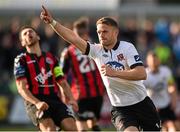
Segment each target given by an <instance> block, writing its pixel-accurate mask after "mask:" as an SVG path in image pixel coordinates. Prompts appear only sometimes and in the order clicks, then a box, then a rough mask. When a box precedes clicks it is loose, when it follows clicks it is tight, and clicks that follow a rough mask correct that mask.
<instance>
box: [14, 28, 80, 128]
mask: <svg viewBox="0 0 180 132" xmlns="http://www.w3.org/2000/svg"><path fill="white" fill-rule="evenodd" d="M19 38H20V41H21V44H22V46H23V47H25V48H26V52H25V53H22V54H20V55H18V56H17V57H16V58H15V60H14V75H15V79H16V85H17V89H18V92H19V94H20V95H21V96H22V97H23V99H24V101H25V107H26V111H27V114H28V116H29V117H30V118H31V120H32V122H33V123H34V125H36V126H37V127H38V128H39V129H40V130H41V131H55V130H56V126H58V127H60V128H61V129H63V130H68V131H70V130H74V131H75V130H77V128H76V125H75V120H74V118H73V115H72V111H70V109H68V107H67V106H66V105H65V104H64V103H63V102H62V101H61V100H60V97H59V94H60V89H59V86H58V85H60V86H61V87H62V88H63V92H64V94H65V95H66V98H67V99H68V100H69V102H68V103H69V104H71V105H72V106H73V108H74V110H75V111H78V105H77V102H76V101H75V99H74V98H73V96H72V94H71V91H70V87H69V85H68V83H67V81H66V80H65V79H64V76H63V72H62V69H61V68H60V66H59V65H58V64H59V62H58V60H57V59H56V57H54V56H53V55H52V54H51V53H49V52H47V53H46V52H42V51H41V48H40V45H39V40H40V37H39V35H38V34H37V32H36V31H35V30H34V29H33V28H32V27H29V26H25V27H22V29H21V30H20V33H19Z"/></svg>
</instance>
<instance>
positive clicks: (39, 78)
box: [35, 67, 53, 84]
mask: <svg viewBox="0 0 180 132" xmlns="http://www.w3.org/2000/svg"><path fill="white" fill-rule="evenodd" d="M52 75H53V74H52V72H51V70H50V71H48V72H46V73H45V69H44V68H43V67H42V68H41V73H39V74H38V75H37V76H36V77H35V80H36V81H38V82H40V83H41V84H44V83H45V81H46V80H47V79H48V77H51V76H52Z"/></svg>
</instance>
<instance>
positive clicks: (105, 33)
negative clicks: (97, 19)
mask: <svg viewBox="0 0 180 132" xmlns="http://www.w3.org/2000/svg"><path fill="white" fill-rule="evenodd" d="M97 33H98V38H99V42H100V44H102V45H103V46H104V47H111V45H113V43H114V42H115V41H116V40H115V39H116V38H117V35H116V33H115V28H114V27H112V26H109V25H106V24H98V25H97Z"/></svg>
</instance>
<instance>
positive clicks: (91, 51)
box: [85, 42, 100, 59]
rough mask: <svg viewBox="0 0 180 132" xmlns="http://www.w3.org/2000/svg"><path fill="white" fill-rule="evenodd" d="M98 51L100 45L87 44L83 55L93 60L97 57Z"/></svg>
mask: <svg viewBox="0 0 180 132" xmlns="http://www.w3.org/2000/svg"><path fill="white" fill-rule="evenodd" d="M99 50H100V44H95V43H94V44H92V43H89V42H87V49H86V52H85V55H88V56H89V57H91V58H93V59H95V58H96V56H97V55H98V52H99Z"/></svg>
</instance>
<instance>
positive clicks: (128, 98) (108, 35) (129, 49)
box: [40, 7, 160, 131]
mask: <svg viewBox="0 0 180 132" xmlns="http://www.w3.org/2000/svg"><path fill="white" fill-rule="evenodd" d="M40 17H41V19H42V20H43V21H44V22H45V23H48V24H50V25H51V27H52V28H53V29H54V30H55V31H56V33H57V34H58V35H59V36H61V37H62V38H63V39H65V40H66V41H67V42H69V43H71V44H73V45H74V46H76V47H77V48H78V49H79V50H80V51H81V52H82V53H83V54H86V55H88V56H90V57H92V58H93V59H94V60H95V62H96V64H97V66H98V68H99V69H100V73H101V76H102V79H103V81H104V84H105V86H106V90H107V93H108V96H109V99H110V102H111V104H112V106H113V108H112V111H111V114H112V122H113V124H114V125H115V127H116V129H117V130H119V131H140V130H144V131H158V130H160V120H159V116H158V113H157V111H156V108H155V106H154V104H153V102H152V100H151V99H150V98H149V97H148V96H147V92H146V88H145V86H144V85H143V81H142V80H145V79H146V71H145V68H144V66H143V62H142V61H141V59H140V57H139V54H138V52H137V50H136V48H135V47H134V45H133V44H131V43H128V42H125V41H119V40H118V39H117V37H118V33H119V28H118V24H117V22H116V21H115V20H113V19H112V18H110V17H103V18H101V19H99V20H98V21H97V23H96V26H97V34H98V38H99V42H100V44H92V43H90V42H87V41H85V40H83V39H82V38H80V37H79V36H78V35H76V34H75V33H74V32H73V31H72V30H70V29H68V28H66V27H64V26H63V25H61V24H60V23H59V22H57V21H55V20H54V19H53V17H52V16H51V14H50V12H49V11H48V10H46V9H45V8H44V7H43V10H42V12H41V15H40Z"/></svg>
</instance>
